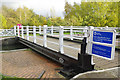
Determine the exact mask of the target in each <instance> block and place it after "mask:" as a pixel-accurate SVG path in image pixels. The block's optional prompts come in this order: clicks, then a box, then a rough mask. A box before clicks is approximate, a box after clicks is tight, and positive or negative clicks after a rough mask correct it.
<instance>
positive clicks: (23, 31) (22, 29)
mask: <svg viewBox="0 0 120 80" xmlns="http://www.w3.org/2000/svg"><path fill="white" fill-rule="evenodd" d="M21 27H22V38H24V29H23V26H21Z"/></svg>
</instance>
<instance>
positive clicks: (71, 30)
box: [70, 26, 73, 40]
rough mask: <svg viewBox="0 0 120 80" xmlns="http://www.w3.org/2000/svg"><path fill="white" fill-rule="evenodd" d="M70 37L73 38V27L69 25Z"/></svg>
mask: <svg viewBox="0 0 120 80" xmlns="http://www.w3.org/2000/svg"><path fill="white" fill-rule="evenodd" d="M70 37H71V38H70V39H71V40H73V27H72V26H71V27H70Z"/></svg>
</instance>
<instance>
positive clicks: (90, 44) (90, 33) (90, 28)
mask: <svg viewBox="0 0 120 80" xmlns="http://www.w3.org/2000/svg"><path fill="white" fill-rule="evenodd" d="M93 29H94V27H93V26H90V27H89V35H90V36H89V38H88V41H89V44H88V48H89V49H91V46H92V43H90V42H92V39H91V36H92V30H93ZM88 51H90V50H88ZM91 52H92V51H90V52H89V53H91ZM91 64H92V65H93V64H94V63H93V56H91Z"/></svg>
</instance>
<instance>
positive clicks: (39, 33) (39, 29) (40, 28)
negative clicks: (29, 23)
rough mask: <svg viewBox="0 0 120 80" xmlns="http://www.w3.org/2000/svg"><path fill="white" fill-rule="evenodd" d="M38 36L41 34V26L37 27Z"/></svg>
mask: <svg viewBox="0 0 120 80" xmlns="http://www.w3.org/2000/svg"><path fill="white" fill-rule="evenodd" d="M39 34H41V26H39Z"/></svg>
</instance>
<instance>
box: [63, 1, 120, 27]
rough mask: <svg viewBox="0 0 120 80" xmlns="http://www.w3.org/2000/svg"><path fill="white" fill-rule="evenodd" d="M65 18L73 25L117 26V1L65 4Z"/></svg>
mask: <svg viewBox="0 0 120 80" xmlns="http://www.w3.org/2000/svg"><path fill="white" fill-rule="evenodd" d="M65 20H66V22H68V24H70V25H73V26H95V27H104V26H110V27H117V26H118V2H81V4H77V3H74V5H73V6H72V5H70V4H69V3H68V2H66V4H65Z"/></svg>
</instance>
